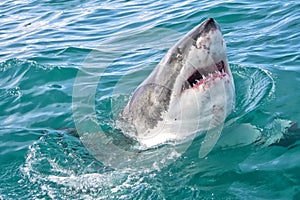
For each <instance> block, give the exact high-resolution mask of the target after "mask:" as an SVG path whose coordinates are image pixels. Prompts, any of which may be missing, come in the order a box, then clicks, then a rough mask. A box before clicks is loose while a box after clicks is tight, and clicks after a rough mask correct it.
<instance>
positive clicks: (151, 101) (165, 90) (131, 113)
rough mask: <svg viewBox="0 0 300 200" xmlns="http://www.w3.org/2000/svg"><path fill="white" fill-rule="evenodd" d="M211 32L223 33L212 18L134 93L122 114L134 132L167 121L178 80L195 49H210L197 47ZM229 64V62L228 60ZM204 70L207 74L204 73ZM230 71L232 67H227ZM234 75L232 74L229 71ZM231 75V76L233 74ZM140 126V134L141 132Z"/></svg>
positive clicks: (163, 61) (176, 48)
mask: <svg viewBox="0 0 300 200" xmlns="http://www.w3.org/2000/svg"><path fill="white" fill-rule="evenodd" d="M211 30H219V31H220V27H219V25H218V24H217V23H216V22H215V20H214V19H212V18H210V19H207V20H206V21H204V22H203V23H201V24H200V25H198V26H197V27H195V28H194V29H193V30H192V31H190V32H189V33H188V34H187V35H185V36H184V37H183V38H182V39H181V40H180V41H179V42H177V44H175V45H174V46H173V47H172V48H171V49H169V51H168V53H167V54H166V55H165V57H164V58H163V59H162V61H161V62H160V63H159V64H158V66H157V67H156V68H155V69H154V70H153V71H152V73H151V74H150V75H149V76H148V78H147V79H145V81H144V82H143V83H142V84H141V85H140V86H139V87H138V88H137V89H136V90H135V91H134V93H133V95H132V97H131V99H130V101H129V102H128V104H127V106H126V107H125V108H124V110H123V111H122V113H121V119H123V121H126V122H127V123H129V124H130V125H131V129H134V130H133V131H134V132H135V133H136V134H137V133H138V132H145V131H147V130H148V129H153V128H154V127H155V126H156V125H157V124H158V122H159V121H162V120H163V116H162V115H163V113H164V112H167V111H168V108H169V104H170V99H171V95H172V92H173V90H174V85H175V81H176V79H177V78H178V76H179V74H180V72H181V69H182V68H183V65H184V63H186V59H188V55H189V53H190V48H191V46H194V47H196V48H198V49H199V48H208V49H206V50H207V51H208V53H209V47H206V46H205V45H204V46H199V45H197V44H196V41H197V39H198V38H199V37H200V36H203V35H205V34H206V33H208V32H209V31H211ZM226 65H228V64H227V61H226ZM198 70H200V71H199V73H200V74H205V75H207V74H208V73H212V72H213V71H215V70H216V69H210V71H207V69H198ZM201 70H204V71H201ZM224 71H225V72H228V66H226V67H224ZM228 73H230V72H228ZM230 74H231V73H230ZM189 84H190V83H188V81H186V82H185V83H184V84H183V89H184V88H185V87H189ZM137 127H138V129H139V131H137Z"/></svg>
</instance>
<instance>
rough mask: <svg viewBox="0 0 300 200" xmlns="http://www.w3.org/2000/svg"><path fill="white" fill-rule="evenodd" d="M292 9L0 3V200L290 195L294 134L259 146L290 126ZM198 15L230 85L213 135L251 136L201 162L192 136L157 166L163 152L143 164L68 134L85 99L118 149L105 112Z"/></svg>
mask: <svg viewBox="0 0 300 200" xmlns="http://www.w3.org/2000/svg"><path fill="white" fill-rule="evenodd" d="M299 10H300V4H299V3H297V1H280V2H278V1H264V2H260V1H256V2H254V1H245V0H243V1H201V2H200V1H184V2H183V1H179V0H172V1H168V2H160V1H147V2H146V1H138V0H136V1H125V0H124V1H122V0H117V1H96V0H75V1H56V0H47V1H46V0H45V1H34V0H28V1H9V0H7V1H2V2H1V3H0V11H1V12H0V24H1V26H0V44H1V51H0V97H1V101H0V155H1V159H0V179H1V181H0V199H71V198H73V199H300V156H299V155H300V146H299V143H300V142H299V141H296V142H295V143H293V144H291V145H289V146H287V147H283V146H268V145H267V144H270V141H271V140H272V139H273V138H276V136H278V135H281V133H282V132H283V131H284V130H282V126H283V125H282V124H284V123H286V122H289V121H294V122H300V112H299V111H300V110H299V102H300V87H299V85H300V55H299V52H300V51H299V49H300V43H299V41H300V33H299V24H300V14H299ZM208 17H214V18H215V19H216V20H217V21H218V23H219V24H220V26H221V28H222V32H223V34H224V37H225V40H226V43H227V50H228V58H229V63H230V66H231V69H232V73H233V76H234V79H235V85H236V92H237V103H236V110H235V112H234V113H233V114H232V115H231V116H229V118H228V121H230V120H233V121H234V122H233V123H231V124H229V125H228V124H227V125H226V124H225V128H224V130H223V132H224V133H222V137H223V138H226V133H230V132H232V129H236V130H238V133H240V134H243V133H244V134H245V135H247V136H249V135H250V136H251V134H253V133H257V132H259V133H260V134H261V135H260V136H259V137H258V138H256V142H254V143H250V144H243V145H235V146H230V147H224V146H223V147H222V146H221V147H216V148H214V150H213V151H212V152H210V153H209V154H208V155H207V156H206V157H205V158H202V159H200V158H199V156H198V152H199V145H200V143H201V142H200V140H201V138H197V139H195V141H194V142H193V143H192V144H190V146H189V147H188V148H187V149H186V150H185V151H184V152H183V154H182V155H180V156H174V158H173V157H171V159H170V160H171V162H168V163H165V164H164V162H163V160H162V159H161V158H160V157H159V158H158V157H155V156H156V155H158V154H159V153H162V151H160V150H159V149H158V150H154V151H153V152H151V153H152V154H151V153H149V156H153V155H154V159H157V162H158V165H151V166H150V167H149V166H148V165H147V164H145V163H143V162H139V163H137V164H135V163H130V161H129V163H130V165H128V166H127V167H126V164H124V166H122V167H120V168H113V167H110V166H108V165H107V163H106V162H105V161H103V160H101V159H98V158H99V157H97V156H96V155H95V154H93V153H92V152H91V149H90V148H89V147H87V146H86V145H85V144H84V143H83V142H82V141H81V140H80V139H79V138H78V137H76V134H75V133H73V132H72V131H71V130H72V128H78V126H77V125H78V123H80V122H82V121H84V120H85V118H89V117H90V115H92V114H90V112H89V111H90V110H89V109H90V108H91V107H89V106H86V104H85V103H91V102H92V104H93V105H95V109H96V117H97V122H95V124H96V125H98V126H99V127H101V128H102V130H103V131H104V132H105V134H106V135H107V136H109V138H110V140H111V141H112V142H113V143H114V144H115V145H117V146H118V145H119V146H120V148H121V147H122V148H123V149H124V148H125V147H124V146H126V145H128V139H127V138H124V136H122V134H120V132H119V131H118V130H117V129H116V128H115V120H116V116H117V113H118V112H119V111H120V110H121V108H122V106H124V105H125V104H126V100H128V98H129V96H130V92H131V91H132V90H134V89H135V87H136V86H137V85H138V84H139V83H140V82H141V81H142V80H143V79H144V78H145V77H147V75H148V74H149V73H150V72H151V70H152V69H153V68H154V67H155V65H156V64H157V63H158V62H159V61H160V59H161V58H162V56H163V55H164V54H165V52H166V51H167V49H168V48H169V47H170V46H172V45H173V44H174V43H175V42H176V41H177V40H178V39H179V38H180V37H181V36H182V35H184V34H185V33H187V32H188V31H189V30H191V29H192V28H193V27H194V26H196V25H197V24H199V23H200V22H201V21H203V20H204V19H206V18H208ZM82 74H85V75H87V76H81V75H82ZM100 77H101V79H100ZM80 78H81V79H80ZM78 80H80V82H78ZM74 88H75V89H78V88H79V90H76V91H74V90H75V89H74ZM93 91H94V92H95V93H96V95H95V96H94V97H93V95H92V94H93ZM89 92H92V93H91V94H90V93H89ZM74 93H76V94H77V95H79V96H80V95H82V97H86V99H87V100H86V101H84V100H83V102H78V99H77V97H78V96H75V97H74ZM93 98H95V99H93ZM81 100H82V99H81ZM74 102H76V104H74ZM80 103H82V104H80ZM76 106H77V107H76ZM85 106H86V107H85ZM78 107H83V108H86V113H84V114H82V115H77V114H76V108H78ZM78 121H79V122H78ZM81 127H82V126H81ZM67 128H68V130H66V129H67ZM84 128H86V129H89V128H90V127H84ZM248 129H249V130H248ZM91 130H93V129H92V128H91ZM251 130H252V131H251ZM253 130H255V131H253ZM124 141H125V142H124ZM94 142H96V143H97V140H96V141H94ZM220 142H222V138H220ZM123 143H125V144H123ZM99 144H100V147H101V149H103V152H108V151H109V149H108V148H106V146H105V145H103V146H101V141H99ZM112 153H113V152H112ZM147 155H148V154H144V156H146V157H147ZM115 156H116V155H114V154H112V155H111V157H115ZM154 164H155V163H154ZM156 164H157V163H156ZM135 165H136V166H135Z"/></svg>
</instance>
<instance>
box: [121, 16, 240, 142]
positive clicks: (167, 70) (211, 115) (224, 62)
mask: <svg viewBox="0 0 300 200" xmlns="http://www.w3.org/2000/svg"><path fill="white" fill-rule="evenodd" d="M234 105H235V87H234V81H233V77H232V74H231V71H230V68H229V65H228V59H227V51H226V43H225V41H224V38H223V36H222V33H221V29H220V26H219V25H218V23H217V22H216V21H215V20H214V19H213V18H209V19H207V20H205V21H204V22H202V23H201V24H199V25H198V26H196V27H195V28H194V29H192V30H191V31H190V32H189V33H187V34H186V35H185V36H184V37H182V38H181V39H180V40H179V41H178V42H177V43H176V44H175V45H174V46H173V47H171V48H170V49H169V50H168V52H167V53H166V55H165V56H164V57H163V58H162V60H161V61H160V63H159V64H158V65H157V66H156V67H155V69H154V70H153V71H152V73H151V74H150V75H149V76H148V77H147V78H146V79H145V80H144V81H143V82H142V83H141V84H140V85H139V86H138V87H137V88H136V89H135V91H134V92H133V94H132V96H131V98H130V100H129V102H128V104H127V105H126V107H125V108H124V109H123V111H122V112H121V114H120V116H121V120H122V122H126V124H127V126H126V128H125V127H124V123H122V126H121V127H120V128H121V129H122V130H123V132H125V134H128V135H130V136H131V137H134V138H135V139H136V140H137V141H138V142H139V143H140V144H142V145H144V146H146V147H152V146H155V145H159V144H162V143H164V142H166V141H170V140H182V139H185V138H187V137H189V136H191V135H194V134H196V133H199V132H201V131H207V130H210V129H213V128H215V127H216V126H218V125H220V124H222V123H224V121H225V119H226V117H227V116H228V115H229V114H230V113H231V112H232V111H233V109H234Z"/></svg>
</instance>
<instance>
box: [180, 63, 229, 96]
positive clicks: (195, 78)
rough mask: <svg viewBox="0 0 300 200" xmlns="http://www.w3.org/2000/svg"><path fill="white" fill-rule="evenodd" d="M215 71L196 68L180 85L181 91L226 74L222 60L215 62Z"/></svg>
mask: <svg viewBox="0 0 300 200" xmlns="http://www.w3.org/2000/svg"><path fill="white" fill-rule="evenodd" d="M214 69H215V71H213V72H212V71H200V70H196V71H195V72H194V73H193V74H192V75H191V76H190V77H189V78H188V79H187V80H186V81H185V82H184V83H183V85H182V91H183V90H187V89H190V88H193V87H197V86H199V85H201V84H202V83H205V82H206V81H208V80H211V79H212V78H217V77H224V76H226V71H225V64H224V61H223V60H222V61H220V62H218V63H216V64H215V68H214Z"/></svg>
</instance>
